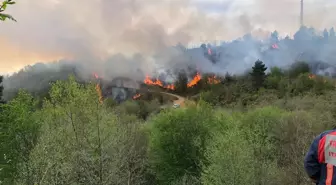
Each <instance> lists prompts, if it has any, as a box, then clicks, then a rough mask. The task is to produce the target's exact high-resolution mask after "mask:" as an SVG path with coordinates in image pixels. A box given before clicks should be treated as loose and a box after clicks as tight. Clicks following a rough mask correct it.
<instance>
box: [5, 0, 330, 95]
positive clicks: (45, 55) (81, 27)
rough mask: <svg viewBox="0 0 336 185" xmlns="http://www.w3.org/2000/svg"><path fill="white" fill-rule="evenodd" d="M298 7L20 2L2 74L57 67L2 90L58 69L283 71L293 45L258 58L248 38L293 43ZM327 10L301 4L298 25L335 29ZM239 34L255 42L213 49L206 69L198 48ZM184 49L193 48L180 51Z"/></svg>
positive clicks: (187, 0)
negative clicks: (256, 65)
mask: <svg viewBox="0 0 336 185" xmlns="http://www.w3.org/2000/svg"><path fill="white" fill-rule="evenodd" d="M299 6H300V4H299V1H295V0H283V1H277V0H253V1H247V0H246V1H245V0H239V1H229V0H223V1H220V0H167V1H157V0H71V1H67V0H20V1H19V2H18V3H17V4H16V5H14V6H12V7H10V8H9V9H8V13H10V14H12V15H13V16H14V17H15V18H16V19H17V20H18V22H17V23H13V22H5V23H3V24H2V25H1V29H0V35H1V36H0V49H1V51H2V53H4V54H2V62H1V72H2V73H7V72H13V71H17V70H18V69H20V68H22V67H23V66H26V65H29V64H30V65H32V64H34V63H36V62H40V63H50V62H54V61H59V60H60V61H61V62H56V63H55V62H54V63H51V64H48V65H44V64H39V65H34V66H33V67H27V68H25V69H23V71H26V72H27V71H28V72H27V73H29V75H28V74H26V76H25V75H23V76H20V75H22V74H23V73H22V71H21V73H20V75H18V74H16V75H13V76H12V78H10V77H9V78H6V80H5V84H4V85H5V88H7V89H15V88H17V87H19V86H20V87H24V88H33V87H35V86H39V85H38V84H40V82H39V81H38V80H42V79H43V80H46V79H50V78H51V77H52V78H61V77H63V75H65V74H63V72H62V73H60V71H64V69H65V66H66V67H69V66H71V67H70V68H71V70H65V71H68V72H70V71H74V70H75V71H76V73H77V74H79V75H81V76H82V77H83V78H89V76H90V75H92V72H96V73H97V74H99V75H100V76H101V77H103V78H113V77H116V76H128V77H130V78H133V79H142V78H143V75H144V74H153V72H155V71H157V68H158V67H161V68H185V67H187V66H188V65H190V64H192V65H195V66H197V67H198V68H201V69H202V70H203V71H212V72H216V73H225V72H227V71H229V72H231V73H240V72H242V71H244V70H245V69H247V68H250V67H251V64H252V63H253V62H254V61H255V60H256V59H258V58H265V59H269V58H270V57H271V58H272V59H269V61H266V62H268V64H269V65H276V64H279V65H280V66H285V65H287V64H290V63H291V62H293V61H294V59H296V51H295V52H293V51H292V48H294V47H293V46H290V45H288V44H280V45H282V47H281V49H282V50H281V52H278V53H276V54H268V55H269V56H266V57H265V56H264V54H262V53H261V51H260V50H261V49H260V48H262V47H264V45H267V44H265V43H260V42H257V41H255V39H256V38H262V39H265V38H266V37H267V38H268V37H269V35H270V33H271V31H273V30H277V31H278V33H279V36H286V35H287V34H288V35H290V36H291V37H293V36H294V34H295V32H296V31H297V30H298V26H299V25H298V22H299V17H298V16H299ZM334 6H335V3H334V4H333V3H332V1H330V0H319V1H317V0H316V1H313V0H305V14H304V15H305V21H304V22H305V24H306V25H308V26H313V27H314V28H316V29H320V30H322V29H323V28H325V27H328V28H329V27H331V26H332V25H335V23H336V16H335V15H334V14H335V11H332V10H333V7H334ZM246 33H251V34H252V36H254V37H253V38H252V40H248V39H249V38H248V35H247V36H246V37H244V39H243V40H244V42H241V41H235V42H233V43H231V44H229V45H228V44H224V45H222V46H221V47H220V48H216V47H214V48H213V50H218V51H217V53H221V56H220V57H219V59H218V60H219V62H217V63H216V64H212V63H211V62H210V63H209V60H208V58H207V57H205V56H204V51H203V50H202V49H201V48H199V46H200V45H201V43H212V42H213V41H221V40H233V39H236V38H239V37H241V36H243V35H244V34H246ZM318 34H319V33H316V35H318ZM307 38H308V37H307ZM310 38H312V37H310ZM297 43H299V44H302V46H301V45H295V48H297V47H299V48H300V50H302V51H300V52H301V53H302V52H303V53H304V52H305V51H308V50H312V49H314V48H312V47H313V45H309V47H310V48H307V47H308V45H306V44H305V43H304V42H303V41H302V42H301V41H300V42H297ZM177 44H180V46H179V47H172V46H176V45H177ZM328 44H329V45H330V47H329V46H326V45H324V46H323V47H324V48H325V50H321V49H320V50H319V51H318V52H315V54H316V55H315V56H317V59H318V60H320V59H321V60H324V59H325V58H328V57H330V56H329V53H330V52H331V51H332V49H330V48H332V47H331V46H332V44H330V43H328ZM187 45H195V46H197V47H198V49H193V50H187V49H186V48H184V47H181V46H187ZM329 50H330V51H329ZM293 53H294V54H293ZM274 56H276V57H274ZM328 60H330V59H328ZM326 62H328V61H326ZM68 72H64V73H66V74H67V73H68ZM50 74H54V75H51V76H50ZM43 75H45V76H43ZM19 76H20V78H19ZM37 76H38V78H37ZM14 77H15V78H14Z"/></svg>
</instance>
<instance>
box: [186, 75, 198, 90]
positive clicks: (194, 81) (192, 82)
mask: <svg viewBox="0 0 336 185" xmlns="http://www.w3.org/2000/svg"><path fill="white" fill-rule="evenodd" d="M200 80H201V75H200V74H199V73H197V74H196V76H194V78H193V79H192V80H191V81H190V82H189V83H188V84H187V87H192V86H194V85H196V84H197V83H198V82H199V81H200Z"/></svg>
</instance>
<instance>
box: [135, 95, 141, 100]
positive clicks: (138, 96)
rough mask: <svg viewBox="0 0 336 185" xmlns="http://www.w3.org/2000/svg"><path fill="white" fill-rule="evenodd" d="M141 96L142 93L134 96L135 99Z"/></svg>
mask: <svg viewBox="0 0 336 185" xmlns="http://www.w3.org/2000/svg"><path fill="white" fill-rule="evenodd" d="M140 97H141V94H136V95H134V96H133V100H136V99H138V98H140Z"/></svg>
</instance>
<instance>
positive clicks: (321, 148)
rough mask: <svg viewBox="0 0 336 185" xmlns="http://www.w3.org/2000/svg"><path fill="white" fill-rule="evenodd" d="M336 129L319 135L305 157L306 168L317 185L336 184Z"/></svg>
mask: <svg viewBox="0 0 336 185" xmlns="http://www.w3.org/2000/svg"><path fill="white" fill-rule="evenodd" d="M335 166H336V129H334V130H329V131H325V132H323V133H321V134H320V135H319V136H317V137H316V138H315V139H314V140H313V143H312V144H311V146H310V148H309V151H308V153H307V154H306V157H305V159H304V168H305V170H306V172H307V174H308V176H309V177H310V179H312V181H313V182H315V183H316V184H317V185H336V173H335V172H336V171H335Z"/></svg>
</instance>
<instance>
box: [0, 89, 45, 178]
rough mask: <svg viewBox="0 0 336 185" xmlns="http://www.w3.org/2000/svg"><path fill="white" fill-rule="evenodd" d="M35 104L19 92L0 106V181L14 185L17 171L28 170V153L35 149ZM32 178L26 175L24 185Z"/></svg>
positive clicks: (36, 124) (36, 127)
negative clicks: (20, 169)
mask: <svg viewBox="0 0 336 185" xmlns="http://www.w3.org/2000/svg"><path fill="white" fill-rule="evenodd" d="M36 106H37V102H36V101H35V100H34V99H33V97H32V96H31V95H30V94H28V93H26V92H24V91H20V92H19V93H18V96H17V97H16V98H15V99H13V100H12V101H10V102H8V103H7V104H2V105H1V114H0V159H1V167H0V168H2V169H1V170H0V181H2V182H4V183H5V184H13V182H14V179H16V177H17V176H18V170H19V168H27V167H28V161H29V155H30V151H31V150H32V149H33V147H34V146H35V143H36V140H37V136H38V130H39V125H40V124H39V121H38V115H37V112H36ZM31 176H32V174H31V173H30V172H29V171H27V173H26V174H25V177H24V179H25V184H31V183H29V180H30V177H31Z"/></svg>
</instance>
